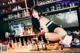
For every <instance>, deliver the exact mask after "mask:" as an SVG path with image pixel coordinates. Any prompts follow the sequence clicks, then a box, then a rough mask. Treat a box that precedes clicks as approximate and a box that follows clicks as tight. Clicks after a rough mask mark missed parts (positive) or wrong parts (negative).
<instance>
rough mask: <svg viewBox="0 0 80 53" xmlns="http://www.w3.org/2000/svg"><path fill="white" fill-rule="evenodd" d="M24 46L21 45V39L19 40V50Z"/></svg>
mask: <svg viewBox="0 0 80 53" xmlns="http://www.w3.org/2000/svg"><path fill="white" fill-rule="evenodd" d="M21 46H22V44H21V38H19V42H18V48H21Z"/></svg>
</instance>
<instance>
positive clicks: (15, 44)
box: [14, 39, 17, 49]
mask: <svg viewBox="0 0 80 53" xmlns="http://www.w3.org/2000/svg"><path fill="white" fill-rule="evenodd" d="M14 48H15V49H16V48H17V41H16V39H15V42H14Z"/></svg>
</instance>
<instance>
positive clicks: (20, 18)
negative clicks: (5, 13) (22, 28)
mask: <svg viewBox="0 0 80 53" xmlns="http://www.w3.org/2000/svg"><path fill="white" fill-rule="evenodd" d="M29 17H30V16H23V17H19V18H18V17H16V18H14V19H7V20H4V21H15V20H23V19H28V18H29Z"/></svg>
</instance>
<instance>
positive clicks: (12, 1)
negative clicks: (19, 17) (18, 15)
mask: <svg viewBox="0 0 80 53" xmlns="http://www.w3.org/2000/svg"><path fill="white" fill-rule="evenodd" d="M22 1H24V0H8V1H2V2H0V6H3V5H8V4H13V3H17V2H22Z"/></svg>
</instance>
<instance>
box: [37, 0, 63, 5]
mask: <svg viewBox="0 0 80 53" xmlns="http://www.w3.org/2000/svg"><path fill="white" fill-rule="evenodd" d="M61 1H62V0H58V1H54V2H49V3H45V4H37V6H45V5H50V4H54V3H56V2H61Z"/></svg>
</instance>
